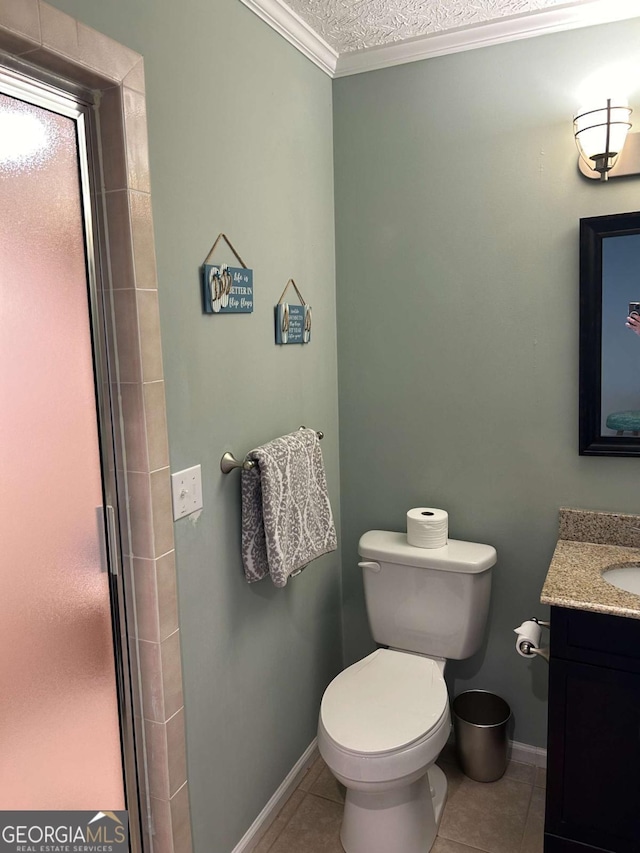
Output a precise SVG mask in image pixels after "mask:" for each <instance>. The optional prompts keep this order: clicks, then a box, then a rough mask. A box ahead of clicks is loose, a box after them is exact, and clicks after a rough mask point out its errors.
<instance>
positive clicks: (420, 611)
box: [358, 530, 497, 660]
mask: <svg viewBox="0 0 640 853" xmlns="http://www.w3.org/2000/svg"><path fill="white" fill-rule="evenodd" d="M358 553H359V554H360V556H361V558H362V562H361V563H360V566H361V567H362V571H363V575H364V591H365V598H366V603H367V613H368V615H369V624H370V626H371V631H372V633H373V638H374V640H375V641H376V643H379V644H381V645H384V646H390V647H391V648H393V649H401V650H404V651H409V652H417V653H418V654H423V655H429V656H430V657H439V658H448V659H456V660H459V659H462V658H468V657H470V656H471V655H472V654H474V653H475V652H476V651H477V650H478V649H479V648H480V644H481V643H482V637H483V634H484V628H485V624H486V621H487V612H488V609H489V597H490V594H491V567H492V566H493V565H494V564H495V562H496V559H497V555H496V550H495V548H493V547H492V546H491V545H478V544H476V543H474V542H460V541H458V540H456V539H449V540H448V543H447V544H446V545H445V546H444V547H443V548H416V547H415V546H413V545H409V544H408V542H407V536H406V533H391V532H389V531H387V530H369V531H368V532H367V533H365V534H364V535H363V536H362V537H361V539H360V543H359V545H358Z"/></svg>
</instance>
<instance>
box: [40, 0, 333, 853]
mask: <svg viewBox="0 0 640 853" xmlns="http://www.w3.org/2000/svg"><path fill="white" fill-rule="evenodd" d="M54 2H55V3H56V5H57V6H59V7H60V8H61V9H63V10H64V11H66V12H68V13H69V14H71V15H73V16H74V17H77V18H79V19H80V20H82V21H83V22H85V23H87V24H89V25H90V26H93V27H95V28H96V29H98V30H101V31H102V32H104V33H106V34H107V35H109V36H111V37H112V38H115V39H116V40H117V41H119V42H121V43H123V44H125V45H127V46H129V47H131V48H133V49H134V50H136V51H138V52H139V53H141V54H142V55H143V56H144V60H145V71H146V82H147V109H148V124H149V148H150V158H151V183H152V193H153V212H154V223H155V234H156V250H157V258H158V280H159V296H160V313H161V324H162V338H163V352H164V366H165V376H166V387H167V407H168V418H169V442H170V452H171V467H172V470H174V471H175V470H180V469H182V468H185V467H187V466H190V465H194V464H197V463H201V465H202V475H203V493H204V511H203V513H202V515H201V517H200V518H199V520H197V521H196V522H194V523H192V522H191V521H190V520H184V519H183V520H181V521H180V522H178V523H176V525H175V533H176V550H177V565H178V581H179V596H180V618H181V629H182V653H183V669H184V687H185V713H186V727H187V748H188V775H189V781H190V795H191V807H192V822H193V834H194V842H195V849H196V853H230V851H231V850H232V849H233V847H234V846H235V845H236V843H237V842H238V841H239V839H240V838H241V836H242V835H243V834H244V832H245V831H246V830H247V828H248V827H249V826H250V824H251V823H252V822H253V820H254V819H255V817H256V816H257V815H258V814H259V812H260V810H261V809H262V808H263V806H264V805H265V803H266V802H267V801H268V799H269V798H270V797H271V795H272V794H273V793H274V791H275V790H276V788H277V787H278V785H279V784H280V783H281V782H282V780H283V779H284V777H285V776H286V774H287V773H288V772H289V770H290V769H291V768H292V766H293V764H294V763H295V762H296V761H297V759H298V758H299V757H300V756H301V754H302V753H303V751H304V750H305V748H306V747H307V746H308V745H309V743H310V742H311V741H312V739H313V738H314V737H315V734H316V726H317V714H318V708H319V704H320V698H321V696H322V692H323V690H324V688H325V687H326V685H327V683H328V682H329V681H330V680H331V678H332V677H333V676H334V675H335V674H336V673H337V672H338V671H339V669H340V667H341V633H340V632H341V625H340V568H339V565H340V564H339V556H338V555H337V554H333V555H330V556H327V557H323V558H322V559H321V560H319V561H318V562H316V563H314V564H313V565H312V566H311V567H310V568H309V569H307V570H306V571H305V572H304V573H303V574H302V575H301V576H300V577H298V578H297V579H296V580H295V581H292V582H291V583H290V584H289V585H288V586H287V587H286V588H285V589H283V590H277V589H276V588H275V587H273V585H272V584H271V582H270V581H269V580H266V581H263V582H262V583H259V584H254V585H251V586H249V585H247V583H246V582H245V580H244V576H243V573H242V566H241V561H240V538H239V537H240V527H239V524H240V504H239V500H240V491H239V489H240V476H239V472H234V473H233V474H231V475H229V476H228V477H223V476H222V475H221V474H220V471H219V460H220V456H221V455H222V453H223V452H224V451H225V450H228V449H230V450H232V451H234V452H235V453H236V454H238V455H242V454H244V453H245V452H247V451H248V450H249V449H250V448H251V447H254V446H255V445H256V444H261V443H263V442H264V441H266V440H268V439H270V438H273V437H275V436H277V435H280V434H282V433H285V432H289V431H291V430H292V429H296V428H297V427H298V426H299V425H300V424H306V425H308V426H311V427H315V428H317V429H322V430H324V432H325V435H326V438H325V440H324V441H323V445H322V449H323V453H324V457H325V463H326V465H327V476H328V482H329V485H330V490H331V497H332V502H333V509H334V514H335V515H336V519H337V518H338V516H339V511H340V506H339V495H338V485H339V472H338V456H337V452H338V451H337V449H338V421H337V367H336V331H335V272H334V269H335V259H334V219H333V211H334V200H333V151H332V144H333V142H332V114H331V97H332V96H331V81H330V80H329V78H328V77H327V76H326V75H324V74H323V73H322V72H321V71H320V70H319V69H317V68H316V67H315V66H313V65H312V64H311V63H310V62H309V61H308V60H307V59H305V58H304V57H303V56H302V55H301V54H300V53H298V52H297V51H296V50H295V49H294V48H293V47H291V46H290V45H289V44H287V43H286V42H285V41H284V40H283V39H282V38H280V36H278V35H277V34H276V33H274V32H273V31H272V30H271V29H269V27H267V26H266V25H265V24H264V23H263V22H262V21H260V20H259V19H258V18H257V17H256V16H255V15H254V14H253V13H251V12H250V11H249V10H248V9H246V8H245V7H244V6H243V5H242V4H241V3H240V2H238V0H215V2H212V0H206V2H203V0H182V2H180V3H177V2H174V0H153V2H150V0H110V1H109V2H104V0H54ZM220 231H224V232H225V233H227V234H228V235H229V236H230V238H231V240H232V242H233V243H234V245H235V246H236V248H237V249H238V251H239V252H240V254H241V255H242V256H243V258H244V260H245V261H246V263H247V264H248V265H249V266H251V267H253V269H254V272H255V311H254V313H253V314H252V315H248V316H240V315H236V316H227V317H210V316H203V314H202V311H201V299H200V291H199V277H198V271H199V266H200V264H201V263H202V261H203V259H204V257H205V255H206V254H207V253H208V251H209V249H210V247H211V244H212V243H213V241H214V238H215V237H216V235H217V234H218V232H220ZM220 257H221V258H222V259H223V260H225V259H226V260H230V258H228V257H227V258H225V257H224V256H223V255H221V256H220ZM290 276H293V277H294V278H295V280H296V282H297V284H298V285H299V287H300V288H301V290H302V293H303V295H304V296H305V297H306V298H307V300H308V301H309V302H310V303H311V305H312V306H313V309H314V330H313V342H312V343H311V345H309V346H305V347H299V346H298V347H296V346H289V347H276V346H275V344H274V340H273V306H274V304H275V302H276V301H277V299H278V297H279V295H280V292H281V291H282V289H283V287H284V285H285V283H286V281H287V279H288V278H289V277H290Z"/></svg>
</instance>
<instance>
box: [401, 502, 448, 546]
mask: <svg viewBox="0 0 640 853" xmlns="http://www.w3.org/2000/svg"><path fill="white" fill-rule="evenodd" d="M448 535H449V516H448V514H447V513H446V512H445V511H444V510H443V509H434V508H432V507H427V506H419V507H415V508H414V509H410V510H409V512H408V513H407V542H408V543H409V545H414V546H415V547H416V548H443V547H444V546H445V545H446V544H447V536H448Z"/></svg>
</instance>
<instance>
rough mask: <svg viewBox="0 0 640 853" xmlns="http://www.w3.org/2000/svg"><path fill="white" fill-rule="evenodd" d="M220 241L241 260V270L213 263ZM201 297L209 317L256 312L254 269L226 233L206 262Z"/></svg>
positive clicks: (203, 267) (219, 235)
mask: <svg viewBox="0 0 640 853" xmlns="http://www.w3.org/2000/svg"><path fill="white" fill-rule="evenodd" d="M221 239H222V240H224V241H225V243H226V244H227V246H228V247H229V248H230V249H231V251H232V252H233V254H234V255H235V256H236V258H237V259H238V260H239V261H240V266H239V267H230V266H229V265H228V264H212V263H211V262H210V261H211V256H212V255H213V252H214V250H215V248H216V246H217V245H218V243H219V242H220V240H221ZM202 296H203V299H202V302H203V306H204V311H205V313H206V314H251V312H252V311H253V270H250V269H249V268H248V267H247V265H246V264H245V262H244V261H243V260H242V258H241V257H240V255H239V254H238V253H237V252H236V250H235V249H234V248H233V246H232V245H231V241H230V240H229V238H228V237H227V235H226V234H218V236H217V237H216V241H215V243H214V244H213V246H212V247H211V251H210V252H209V254H208V255H207V257H206V258H205V259H204V264H203V265H202Z"/></svg>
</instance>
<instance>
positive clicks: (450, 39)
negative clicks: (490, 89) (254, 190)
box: [333, 0, 640, 77]
mask: <svg viewBox="0 0 640 853" xmlns="http://www.w3.org/2000/svg"><path fill="white" fill-rule="evenodd" d="M636 17H640V3H638V2H637V0H591V2H585V3H581V4H580V5H578V6H560V7H555V8H553V9H544V10H540V11H536V12H527V13H525V14H523V15H513V16H511V17H508V18H502V19H500V20H497V21H487V22H486V23H483V24H474V25H473V26H469V27H460V29H457V30H450V31H449V32H443V33H432V34H430V35H427V36H420V37H418V38H415V39H407V40H406V41H403V42H397V43H395V44H390V45H382V46H380V47H369V48H364V49H363V50H357V51H352V52H349V53H342V54H340V56H339V57H338V64H337V67H336V70H335V72H334V74H333V76H334V77H346V76H348V75H350V74H361V73H363V72H365V71H375V70H376V69H379V68H388V67H390V66H392V65H402V64H404V63H406V62H417V61H418V60H421V59H429V58H431V57H434V56H444V55H445V54H448V53H460V52H461V51H463V50H474V49H476V48H479V47H489V46H490V45H494V44H503V43H504V42H509V41H517V40H518V39H525V38H533V37H534V36H541V35H547V34H549V33H557V32H562V31H563V30H572V29H578V28H579V27H589V26H594V25H596V24H608V23H612V22H614V21H622V20H625V19H627V18H636Z"/></svg>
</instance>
